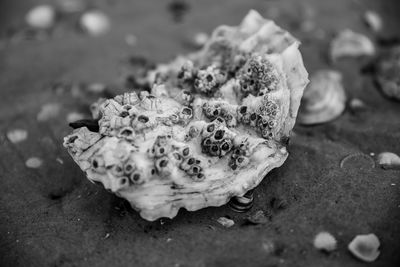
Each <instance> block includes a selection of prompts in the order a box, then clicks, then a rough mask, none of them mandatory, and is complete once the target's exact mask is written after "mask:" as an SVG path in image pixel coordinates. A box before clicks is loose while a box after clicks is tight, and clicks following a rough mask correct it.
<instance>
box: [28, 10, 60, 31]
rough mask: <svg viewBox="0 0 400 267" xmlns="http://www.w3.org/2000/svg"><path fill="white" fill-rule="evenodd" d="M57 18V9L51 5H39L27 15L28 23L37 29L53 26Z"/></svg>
mask: <svg viewBox="0 0 400 267" xmlns="http://www.w3.org/2000/svg"><path fill="white" fill-rule="evenodd" d="M55 18H56V11H55V10H54V8H53V7H52V6H50V5H38V6H36V7H34V8H32V9H31V10H29V11H28V13H27V14H26V16H25V21H26V23H27V24H28V25H29V26H30V27H32V28H37V29H48V28H51V27H53V25H54V22H55Z"/></svg>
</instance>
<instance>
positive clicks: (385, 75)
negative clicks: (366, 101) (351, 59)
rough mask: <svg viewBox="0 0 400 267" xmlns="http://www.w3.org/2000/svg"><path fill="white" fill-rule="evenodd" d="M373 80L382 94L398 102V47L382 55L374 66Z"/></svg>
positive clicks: (399, 55)
mask: <svg viewBox="0 0 400 267" xmlns="http://www.w3.org/2000/svg"><path fill="white" fill-rule="evenodd" d="M375 70H376V72H375V80H376V82H377V83H378V85H379V87H380V89H381V90H382V92H383V94H384V95H386V96H387V97H389V98H393V99H396V100H400V45H397V46H394V47H392V48H390V49H389V50H388V51H386V52H385V53H383V54H382V55H381V56H380V57H379V59H378V61H377V63H376V66H375Z"/></svg>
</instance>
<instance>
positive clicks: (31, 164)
mask: <svg viewBox="0 0 400 267" xmlns="http://www.w3.org/2000/svg"><path fill="white" fill-rule="evenodd" d="M42 163H43V160H41V159H40V158H37V157H31V158H29V159H28V160H27V161H26V162H25V165H26V167H28V168H32V169H37V168H39V167H40V166H42Z"/></svg>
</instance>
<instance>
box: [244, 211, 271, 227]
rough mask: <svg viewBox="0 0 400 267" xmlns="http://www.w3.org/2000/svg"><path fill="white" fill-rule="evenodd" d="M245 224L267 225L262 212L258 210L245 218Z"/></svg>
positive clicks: (266, 219) (265, 217)
mask: <svg viewBox="0 0 400 267" xmlns="http://www.w3.org/2000/svg"><path fill="white" fill-rule="evenodd" d="M245 220H246V221H245V223H246V224H254V225H256V224H266V223H268V218H267V216H265V214H264V212H263V211H262V210H258V211H256V212H253V213H252V214H250V215H249V216H247V217H246V219H245Z"/></svg>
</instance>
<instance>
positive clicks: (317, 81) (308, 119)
mask: <svg viewBox="0 0 400 267" xmlns="http://www.w3.org/2000/svg"><path fill="white" fill-rule="evenodd" d="M310 80H311V82H310V83H309V84H308V86H307V87H306V89H305V90H304V95H303V98H302V99H301V105H300V110H299V115H298V121H299V123H301V124H304V125H312V124H318V123H325V122H328V121H331V120H334V119H336V118H337V117H339V116H340V115H341V114H342V113H343V111H344V109H345V107H346V94H345V90H344V88H343V85H342V74H341V73H340V72H337V71H334V70H320V71H317V72H316V73H314V74H313V75H312V76H311V78H310Z"/></svg>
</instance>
